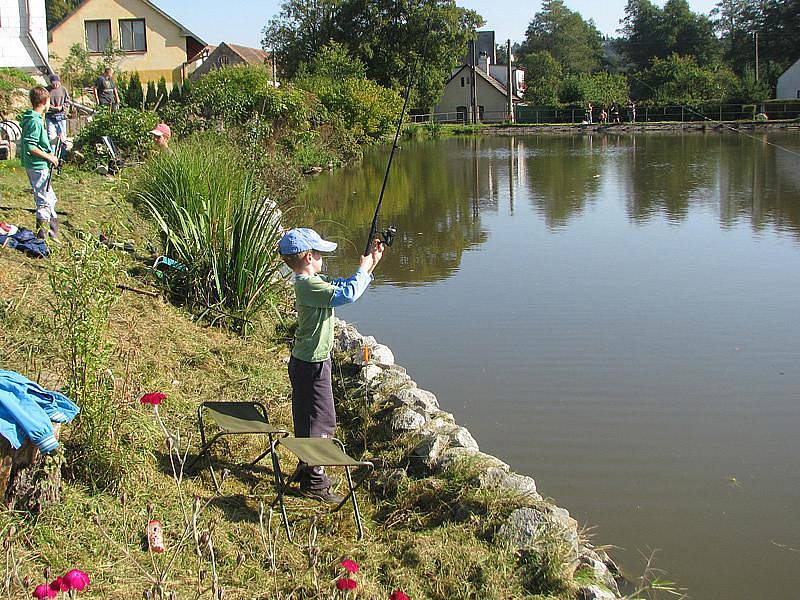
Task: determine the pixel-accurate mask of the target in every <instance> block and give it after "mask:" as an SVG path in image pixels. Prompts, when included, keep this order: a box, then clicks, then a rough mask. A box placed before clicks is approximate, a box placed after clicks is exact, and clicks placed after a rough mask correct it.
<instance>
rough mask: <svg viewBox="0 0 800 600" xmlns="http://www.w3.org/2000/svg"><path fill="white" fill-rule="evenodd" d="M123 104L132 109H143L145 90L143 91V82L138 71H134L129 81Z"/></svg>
mask: <svg viewBox="0 0 800 600" xmlns="http://www.w3.org/2000/svg"><path fill="white" fill-rule="evenodd" d="M120 87H121V86H120ZM123 102H124V103H125V106H128V107H130V108H138V109H140V110H141V108H142V104H143V103H144V90H142V80H141V78H140V77H139V72H138V71H134V72H133V74H132V75H131V77H130V79H129V80H128V86H127V88H126V89H125V95H124V100H123Z"/></svg>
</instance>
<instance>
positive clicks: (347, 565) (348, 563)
mask: <svg viewBox="0 0 800 600" xmlns="http://www.w3.org/2000/svg"><path fill="white" fill-rule="evenodd" d="M339 564H340V565H342V566H343V567H344V570H345V571H347V572H348V573H358V563H357V562H356V561H354V560H350V559H349V558H346V559H345V560H343V561H342V562H340V563H339Z"/></svg>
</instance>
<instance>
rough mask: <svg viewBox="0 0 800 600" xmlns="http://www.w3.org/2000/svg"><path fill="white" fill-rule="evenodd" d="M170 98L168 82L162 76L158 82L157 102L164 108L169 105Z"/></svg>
mask: <svg viewBox="0 0 800 600" xmlns="http://www.w3.org/2000/svg"><path fill="white" fill-rule="evenodd" d="M168 98H169V92H167V80H166V79H165V78H164V76H163V75H162V76H161V79H159V80H158V87H157V88H156V102H157V103H158V105H159V106H163V105H164V104H166V103H167V99H168Z"/></svg>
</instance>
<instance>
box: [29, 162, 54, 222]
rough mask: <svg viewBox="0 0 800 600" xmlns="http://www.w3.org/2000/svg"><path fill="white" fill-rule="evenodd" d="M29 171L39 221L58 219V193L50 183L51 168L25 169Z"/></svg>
mask: <svg viewBox="0 0 800 600" xmlns="http://www.w3.org/2000/svg"><path fill="white" fill-rule="evenodd" d="M25 172H26V173H28V181H30V182H31V187H32V188H33V200H34V202H36V219H37V220H39V221H49V220H50V219H57V218H58V215H57V214H56V202H58V198H56V193H55V192H54V191H53V186H52V185H49V183H50V181H49V180H50V170H49V169H44V170H41V171H40V170H38V169H25Z"/></svg>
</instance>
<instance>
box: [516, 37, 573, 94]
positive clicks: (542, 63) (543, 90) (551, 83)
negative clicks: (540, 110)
mask: <svg viewBox="0 0 800 600" xmlns="http://www.w3.org/2000/svg"><path fill="white" fill-rule="evenodd" d="M521 64H522V66H523V67H525V85H526V86H527V87H526V88H525V100H526V101H527V102H533V103H534V104H539V105H545V106H552V105H553V104H558V92H559V90H560V88H561V82H562V80H563V79H564V69H562V68H561V63H559V62H558V61H557V60H556V59H555V58H553V56H552V54H550V53H549V52H547V51H546V50H541V51H539V52H534V53H533V54H528V55H526V56H525V58H523V59H522V62H521Z"/></svg>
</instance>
